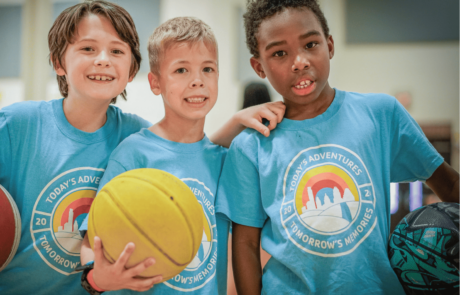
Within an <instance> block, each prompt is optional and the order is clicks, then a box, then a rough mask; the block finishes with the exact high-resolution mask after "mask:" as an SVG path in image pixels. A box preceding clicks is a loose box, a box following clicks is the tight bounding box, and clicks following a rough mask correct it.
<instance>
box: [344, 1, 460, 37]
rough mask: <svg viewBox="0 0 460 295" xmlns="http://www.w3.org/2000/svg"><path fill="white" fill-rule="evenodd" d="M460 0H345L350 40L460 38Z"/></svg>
mask: <svg viewBox="0 0 460 295" xmlns="http://www.w3.org/2000/svg"><path fill="white" fill-rule="evenodd" d="M458 11H459V1H458V0H441V1H433V0H346V31H347V42H348V43H384V42H419V41H422V42H423V41H452V40H458V39H459V36H458V34H459V26H458V23H459V14H458Z"/></svg>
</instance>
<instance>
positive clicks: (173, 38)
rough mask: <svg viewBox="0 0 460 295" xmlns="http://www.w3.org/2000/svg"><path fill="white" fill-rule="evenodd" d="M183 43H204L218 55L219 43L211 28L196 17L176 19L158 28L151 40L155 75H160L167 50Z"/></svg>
mask: <svg viewBox="0 0 460 295" xmlns="http://www.w3.org/2000/svg"><path fill="white" fill-rule="evenodd" d="M181 42H186V43H191V44H194V43H198V42H204V43H205V44H206V45H207V46H211V47H212V50H215V51H216V54H217V41H216V37H215V36H214V33H213V32H212V30H211V27H210V26H208V25H207V24H206V23H205V22H203V21H202V20H200V19H198V18H195V17H175V18H172V19H170V20H168V21H166V22H164V23H163V24H161V25H160V26H159V27H158V28H156V29H155V31H153V33H152V35H151V36H150V38H149V44H148V48H147V49H148V52H149V63H150V71H151V72H152V73H153V74H155V75H160V61H161V58H162V55H164V52H165V50H166V49H167V48H168V47H169V46H171V45H173V44H176V43H181ZM208 49H210V50H211V48H208Z"/></svg>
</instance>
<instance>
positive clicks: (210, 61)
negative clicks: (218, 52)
mask: <svg viewBox="0 0 460 295" xmlns="http://www.w3.org/2000/svg"><path fill="white" fill-rule="evenodd" d="M189 63H190V62H189V61H188V60H180V61H177V62H175V64H189ZM203 63H204V64H217V62H216V61H213V60H206V61H204V62H203Z"/></svg>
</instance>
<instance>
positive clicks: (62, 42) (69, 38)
mask: <svg viewBox="0 0 460 295" xmlns="http://www.w3.org/2000/svg"><path fill="white" fill-rule="evenodd" d="M89 14H95V15H100V16H103V17H105V18H107V19H108V20H109V21H110V22H111V23H112V26H113V27H114V28H115V31H116V32H117V33H118V35H119V36H120V38H121V40H123V41H124V42H126V43H127V44H128V45H129V47H131V68H130V70H129V75H130V76H132V77H134V76H135V75H136V74H137V72H138V71H139V67H140V65H141V59H142V58H141V53H140V51H139V36H138V35H137V31H136V26H135V25H134V21H133V19H132V18H131V16H130V15H129V13H128V12H127V11H126V10H125V9H124V8H122V7H121V6H118V5H116V4H114V3H111V2H107V1H103V0H95V1H85V2H83V3H79V4H77V5H74V6H71V7H69V8H67V9H65V10H64V11H63V12H62V13H61V14H60V15H59V16H58V17H57V19H56V20H55V21H54V24H53V26H52V27H51V29H50V31H49V33H48V47H49V50H50V55H49V59H50V63H51V64H52V65H53V67H54V68H56V65H58V64H59V65H61V66H62V65H63V64H62V59H63V57H64V54H65V51H66V49H67V46H68V44H71V43H72V42H73V38H74V36H75V30H76V29H77V27H78V24H79V23H80V21H81V20H82V19H83V18H84V17H86V16H88V15H89ZM56 78H57V82H58V85H59V91H60V92H61V95H62V96H64V97H67V96H68V95H69V85H68V84H67V81H66V78H65V76H57V77H56ZM121 96H122V97H123V98H124V99H125V100H126V96H127V93H126V89H124V90H123V92H122V93H121ZM116 101H117V97H114V98H113V99H112V101H111V103H115V102H116Z"/></svg>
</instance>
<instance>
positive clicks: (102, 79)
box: [88, 75, 114, 81]
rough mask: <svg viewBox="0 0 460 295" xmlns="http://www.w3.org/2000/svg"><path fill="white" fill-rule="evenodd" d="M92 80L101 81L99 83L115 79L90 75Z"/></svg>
mask: <svg viewBox="0 0 460 295" xmlns="http://www.w3.org/2000/svg"><path fill="white" fill-rule="evenodd" d="M88 78H90V79H91V80H99V81H112V80H113V79H114V78H111V77H108V76H101V75H97V76H94V75H90V76H88Z"/></svg>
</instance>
